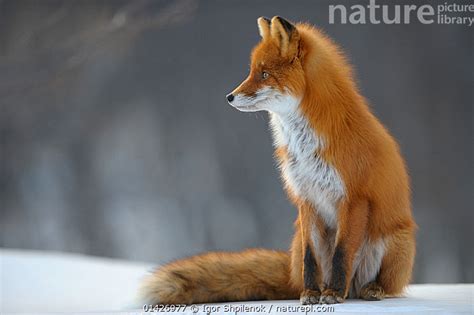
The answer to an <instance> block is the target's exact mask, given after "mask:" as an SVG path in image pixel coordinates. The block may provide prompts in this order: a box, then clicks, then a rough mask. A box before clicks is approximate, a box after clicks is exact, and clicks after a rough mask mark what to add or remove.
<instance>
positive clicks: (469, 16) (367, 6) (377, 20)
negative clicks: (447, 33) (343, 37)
mask: <svg viewBox="0 0 474 315" xmlns="http://www.w3.org/2000/svg"><path fill="white" fill-rule="evenodd" d="M420 2H421V1H419V2H418V3H417V4H377V2H376V0H369V1H368V3H367V2H364V3H363V4H362V3H361V4H354V5H351V6H349V5H344V4H331V5H329V23H330V24H335V23H340V24H410V23H414V22H415V23H416V22H419V23H422V24H446V25H465V26H469V27H470V26H472V24H473V23H474V4H459V3H454V2H444V3H442V4H426V3H425V4H423V3H420Z"/></svg>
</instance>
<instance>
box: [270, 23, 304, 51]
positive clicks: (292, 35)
mask: <svg viewBox="0 0 474 315" xmlns="http://www.w3.org/2000/svg"><path fill="white" fill-rule="evenodd" d="M271 36H272V38H273V39H274V40H275V41H276V42H277V43H278V44H279V46H280V51H281V55H282V56H284V57H293V56H295V55H296V54H297V52H298V46H299V41H300V35H299V33H298V30H297V29H296V27H295V26H294V25H293V24H291V23H290V22H288V21H287V20H285V19H284V18H282V17H280V16H274V17H273V18H272V21H271Z"/></svg>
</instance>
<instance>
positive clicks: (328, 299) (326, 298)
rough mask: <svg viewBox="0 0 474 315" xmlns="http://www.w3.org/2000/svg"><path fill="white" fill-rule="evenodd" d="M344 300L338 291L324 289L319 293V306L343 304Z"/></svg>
mask: <svg viewBox="0 0 474 315" xmlns="http://www.w3.org/2000/svg"><path fill="white" fill-rule="evenodd" d="M344 300H345V298H344V296H343V294H342V293H341V292H339V291H336V290H332V289H326V290H324V291H323V293H321V298H320V300H319V303H320V304H336V303H342V302H344Z"/></svg>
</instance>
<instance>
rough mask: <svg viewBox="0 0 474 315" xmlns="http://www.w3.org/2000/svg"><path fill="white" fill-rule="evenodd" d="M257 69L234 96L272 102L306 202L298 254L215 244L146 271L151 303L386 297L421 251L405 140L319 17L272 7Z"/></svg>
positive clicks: (288, 180)
mask: <svg viewBox="0 0 474 315" xmlns="http://www.w3.org/2000/svg"><path fill="white" fill-rule="evenodd" d="M257 22H258V28H259V31H260V35H261V37H262V40H261V42H260V43H259V44H258V45H257V46H256V47H255V48H254V50H253V52H252V56H251V70H250V74H249V76H248V77H247V79H245V81H243V82H242V84H240V85H239V86H238V87H237V88H236V89H235V90H234V91H233V92H232V93H230V94H228V95H227V100H228V102H229V103H230V105H232V106H233V107H235V108H237V109H238V110H240V111H244V112H253V111H268V112H269V115H270V125H271V127H272V131H273V137H274V145H275V157H276V159H277V160H278V162H279V165H280V169H281V174H282V180H283V182H284V186H285V189H286V192H287V194H288V196H289V198H290V200H291V201H292V203H293V204H294V205H295V206H296V208H297V209H298V217H297V220H296V223H295V235H294V238H293V241H292V245H291V249H290V252H289V253H286V252H277V251H270V250H263V249H256V250H247V251H244V252H241V253H208V254H203V255H200V256H195V257H191V258H188V259H183V260H178V261H176V262H173V263H171V264H168V265H165V266H163V267H161V268H159V269H158V270H156V271H155V272H154V273H153V274H151V275H150V276H149V277H148V278H147V279H146V281H145V283H144V285H143V288H142V292H143V296H144V298H145V300H146V301H147V302H149V303H163V304H172V303H177V304H191V303H209V302H223V301H241V300H255V299H297V298H299V299H300V301H301V303H302V304H315V303H326V304H332V303H342V302H343V301H344V300H345V299H346V298H348V297H349V298H361V299H365V300H381V299H383V298H384V297H386V296H399V295H401V294H402V293H403V290H404V288H405V287H406V286H407V285H408V283H409V281H410V278H411V274H412V268H413V263H414V257H415V231H416V224H415V222H414V219H413V216H412V213H411V205H410V188H409V178H408V174H407V170H406V167H405V163H404V161H403V158H402V157H401V155H400V152H399V148H398V145H397V143H396V142H395V140H394V139H393V138H392V136H390V134H389V133H388V131H387V130H386V129H385V128H384V126H383V125H382V124H381V123H380V121H379V120H378V119H377V118H376V117H375V116H374V115H373V114H372V112H371V111H370V110H369V107H368V105H367V103H366V100H365V99H364V98H363V97H362V96H361V95H360V93H359V91H358V88H357V86H356V84H355V83H354V79H353V75H352V71H351V67H350V66H349V64H348V63H347V62H346V60H345V58H344V56H343V54H342V53H341V51H340V49H339V48H338V47H337V46H336V44H334V43H333V42H332V41H331V40H330V39H329V38H328V37H327V36H326V35H324V34H323V33H322V32H321V31H319V30H318V29H316V28H314V27H312V26H310V25H308V24H300V23H298V24H296V25H295V24H292V23H290V22H288V21H287V20H285V19H283V18H281V17H278V16H276V17H274V18H272V19H271V20H269V19H267V18H264V17H261V18H259V19H258V21H257Z"/></svg>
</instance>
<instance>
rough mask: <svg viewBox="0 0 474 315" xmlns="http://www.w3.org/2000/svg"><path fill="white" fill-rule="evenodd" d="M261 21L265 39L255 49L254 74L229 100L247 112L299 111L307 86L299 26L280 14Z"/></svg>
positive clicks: (253, 58) (261, 31)
mask: <svg viewBox="0 0 474 315" xmlns="http://www.w3.org/2000/svg"><path fill="white" fill-rule="evenodd" d="M257 23H258V29H259V32H260V36H261V37H262V40H261V41H260V43H258V44H257V46H256V47H255V48H254V49H253V51H252V55H251V68H250V73H249V75H248V77H247V78H246V79H245V80H244V81H243V82H242V83H241V84H240V85H239V86H238V87H237V88H236V89H235V90H234V91H232V92H231V93H230V94H228V95H227V101H228V102H229V104H230V105H232V106H233V107H235V108H237V109H238V110H240V111H244V112H254V111H261V110H266V111H269V112H274V113H280V114H284V113H288V112H292V111H295V110H296V108H297V107H298V105H299V103H300V100H301V98H302V96H303V93H304V88H305V76H304V71H303V67H302V57H303V52H302V47H301V46H302V45H301V38H300V34H299V32H298V29H297V28H296V26H295V25H293V24H292V23H290V22H288V21H287V20H285V19H283V18H281V17H279V16H275V17H273V18H272V19H271V20H269V19H267V18H265V17H260V18H259V19H258V20H257Z"/></svg>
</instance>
